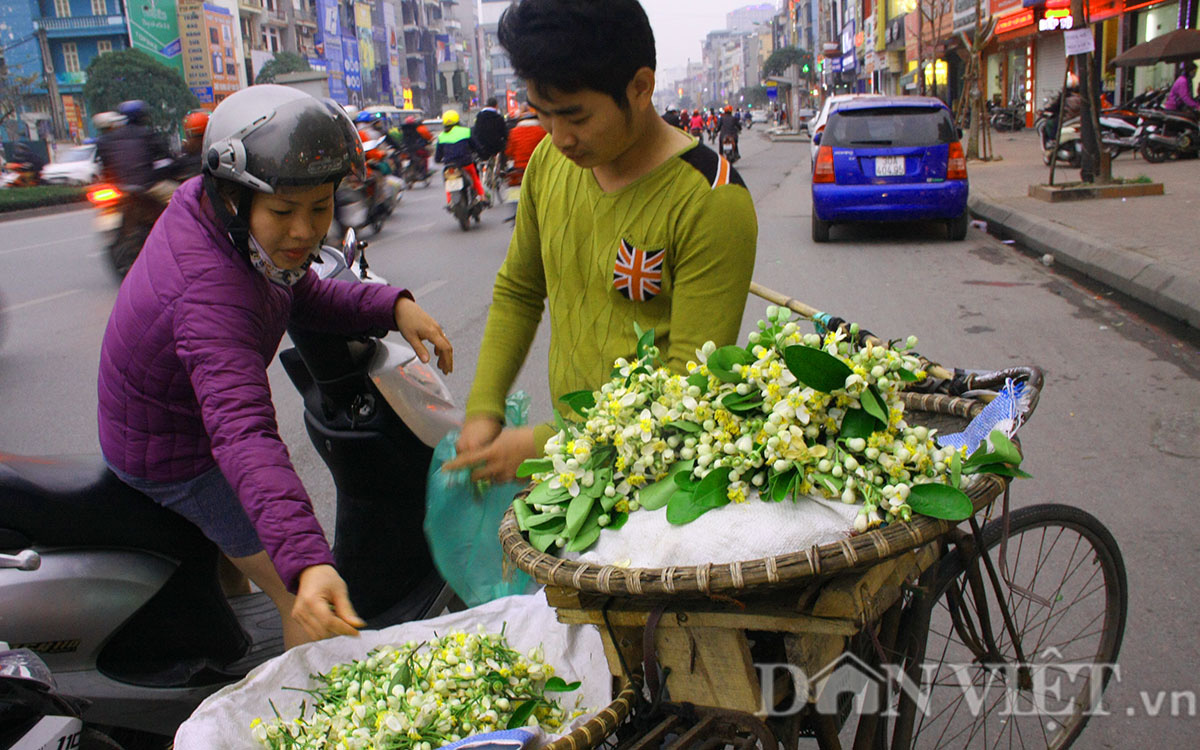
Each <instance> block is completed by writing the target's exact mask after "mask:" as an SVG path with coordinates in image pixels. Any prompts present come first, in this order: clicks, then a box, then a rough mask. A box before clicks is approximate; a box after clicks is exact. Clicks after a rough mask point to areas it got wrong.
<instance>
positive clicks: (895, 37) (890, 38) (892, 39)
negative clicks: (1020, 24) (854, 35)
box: [887, 11, 1033, 47]
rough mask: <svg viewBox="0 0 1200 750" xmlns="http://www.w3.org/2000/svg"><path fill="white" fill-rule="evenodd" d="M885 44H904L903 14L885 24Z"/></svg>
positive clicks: (1031, 13)
mask: <svg viewBox="0 0 1200 750" xmlns="http://www.w3.org/2000/svg"><path fill="white" fill-rule="evenodd" d="M1032 15H1033V12H1032V11H1030V16H1031V18H1030V20H1031V21H1032ZM887 44H888V46H889V47H890V46H892V45H893V44H904V16H901V17H900V18H893V19H892V20H890V21H888V24H887Z"/></svg>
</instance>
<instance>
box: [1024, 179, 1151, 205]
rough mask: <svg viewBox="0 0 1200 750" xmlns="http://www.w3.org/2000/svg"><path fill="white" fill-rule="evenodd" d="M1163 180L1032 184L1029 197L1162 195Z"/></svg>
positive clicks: (1072, 198) (1051, 199)
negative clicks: (1107, 183)
mask: <svg viewBox="0 0 1200 750" xmlns="http://www.w3.org/2000/svg"><path fill="white" fill-rule="evenodd" d="M1162 194H1163V184H1162V183H1161V182H1114V183H1112V184H1111V185H1097V184H1094V183H1088V182H1070V183H1066V184H1063V185H1030V186H1029V197H1030V198H1037V199H1038V200H1042V201H1046V202H1048V203H1060V202H1062V201H1080V200H1090V199H1095V198H1137V197H1140V196H1143V195H1162Z"/></svg>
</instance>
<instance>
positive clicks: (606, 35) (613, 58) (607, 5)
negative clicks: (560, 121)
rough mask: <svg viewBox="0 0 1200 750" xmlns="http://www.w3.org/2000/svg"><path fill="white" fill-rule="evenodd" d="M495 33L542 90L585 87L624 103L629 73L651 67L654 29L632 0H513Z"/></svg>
mask: <svg viewBox="0 0 1200 750" xmlns="http://www.w3.org/2000/svg"><path fill="white" fill-rule="evenodd" d="M497 35H498V37H499V39H500V44H501V45H502V46H503V47H504V49H505V50H506V51H507V52H508V56H509V59H510V60H512V66H513V70H514V71H516V74H517V75H518V76H520V77H521V78H523V79H525V80H526V81H528V82H529V83H531V84H532V85H533V86H534V88H535V89H536V90H537V92H538V93H539V94H540V95H542V96H548V92H549V91H550V90H551V89H553V90H557V91H562V92H565V93H574V92H577V91H582V90H584V89H590V90H592V91H599V92H600V93H602V94H608V95H609V96H611V97H612V98H613V101H615V102H616V103H617V106H619V107H621V108H622V109H625V108H626V107H628V106H629V98H628V97H627V96H626V93H625V92H626V89H627V88H628V86H629V82H630V81H632V80H633V76H634V74H636V73H637V72H638V71H639V70H641V69H642V68H650V69H652V70H653V69H654V68H655V53H654V32H653V31H652V30H651V29H650V19H649V18H647V17H646V11H645V10H643V9H642V6H641V4H640V3H638V1H637V0H516V2H514V3H513V4H512V5H511V6H509V8H508V10H506V11H504V15H502V16H501V17H500V25H499V29H498V30H497Z"/></svg>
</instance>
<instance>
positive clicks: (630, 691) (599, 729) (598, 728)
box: [542, 682, 638, 750]
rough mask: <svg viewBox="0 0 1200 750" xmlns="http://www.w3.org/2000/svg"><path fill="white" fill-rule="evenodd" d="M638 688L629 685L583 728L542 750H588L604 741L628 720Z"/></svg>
mask: <svg viewBox="0 0 1200 750" xmlns="http://www.w3.org/2000/svg"><path fill="white" fill-rule="evenodd" d="M637 691H638V688H637V687H635V686H634V685H632V684H630V683H628V682H627V683H625V687H624V688H623V689H622V690H621V692H620V693H618V694H617V697H616V698H615V699H614V700H613V702H612V703H610V704H608V706H606V707H605V708H604V709H603V710H602V711H600V712H599V713H597V714H596V715H595V716H593V717H592V718H590V719H588V721H587V723H585V724H584V725H583V726H580V727H577V728H576V729H575V731H573V732H571V733H570V734H565V735H563V736H562V737H559V738H558V739H556V740H554V741H553V742H551V743H550V744H548V745H543V746H542V750H588V748H593V747H596V746H597V745H599V744H600V743H601V742H603V741H604V739H605V738H606V737H609V736H610V735H612V734H613V733H614V732H616V731H617V727H619V726H621V723H622V722H624V721H625V719H626V718H628V716H629V714H630V713H631V712H632V711H633V704H634V701H635V700H637Z"/></svg>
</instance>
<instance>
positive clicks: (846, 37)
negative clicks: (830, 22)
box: [842, 19, 855, 57]
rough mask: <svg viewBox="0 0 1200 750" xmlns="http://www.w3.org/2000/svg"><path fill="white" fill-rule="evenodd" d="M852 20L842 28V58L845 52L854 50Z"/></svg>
mask: <svg viewBox="0 0 1200 750" xmlns="http://www.w3.org/2000/svg"><path fill="white" fill-rule="evenodd" d="M854 31H855V28H854V19H850V21H848V22H847V23H846V25H845V26H843V27H842V50H843V57H844V56H845V51H846V50H853V49H854Z"/></svg>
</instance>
